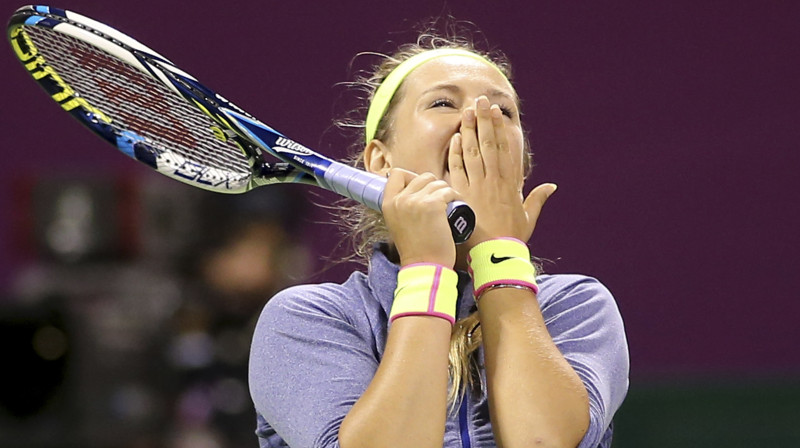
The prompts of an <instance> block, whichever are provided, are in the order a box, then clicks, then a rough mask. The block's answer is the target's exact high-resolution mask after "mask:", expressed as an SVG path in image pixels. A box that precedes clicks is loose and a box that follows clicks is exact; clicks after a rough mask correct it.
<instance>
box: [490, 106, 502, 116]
mask: <svg viewBox="0 0 800 448" xmlns="http://www.w3.org/2000/svg"><path fill="white" fill-rule="evenodd" d="M491 112H492V118H501V117H502V116H503V111H501V110H500V106H498V105H497V104H493V105H492V108H491Z"/></svg>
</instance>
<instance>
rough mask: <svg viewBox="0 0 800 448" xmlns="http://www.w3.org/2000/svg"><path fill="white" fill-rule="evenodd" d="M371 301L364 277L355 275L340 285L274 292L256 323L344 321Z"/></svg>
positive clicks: (312, 285) (294, 287) (310, 285)
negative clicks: (326, 319)
mask: <svg viewBox="0 0 800 448" xmlns="http://www.w3.org/2000/svg"><path fill="white" fill-rule="evenodd" d="M373 301H374V300H373V299H372V293H371V290H370V287H369V283H368V281H367V277H366V275H364V274H363V273H361V272H355V273H353V274H352V275H351V276H350V278H348V279H347V281H345V282H344V283H318V284H303V285H296V286H292V287H289V288H286V289H284V290H282V291H280V292H278V293H277V294H275V295H274V296H273V297H272V298H271V299H270V300H269V301H268V302H267V304H266V305H265V306H264V310H263V312H262V314H261V319H260V320H282V319H286V318H289V317H292V316H293V317H296V318H306V319H313V318H325V317H328V318H342V319H347V318H350V317H352V316H354V315H355V314H356V313H357V312H358V311H359V310H364V309H365V308H367V307H369V304H370V302H373Z"/></svg>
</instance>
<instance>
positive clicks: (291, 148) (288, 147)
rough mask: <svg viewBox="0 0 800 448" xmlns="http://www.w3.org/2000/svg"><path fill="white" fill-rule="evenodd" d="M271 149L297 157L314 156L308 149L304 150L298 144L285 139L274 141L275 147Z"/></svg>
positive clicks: (303, 147)
mask: <svg viewBox="0 0 800 448" xmlns="http://www.w3.org/2000/svg"><path fill="white" fill-rule="evenodd" d="M273 149H277V150H281V151H285V152H288V153H291V154H297V155H299V156H307V155H311V154H314V152H313V151H311V150H310V149H308V148H306V147H305V146H303V145H301V144H300V143H297V142H295V141H292V140H289V139H288V138H286V137H278V139H277V140H275V147H274V148H273Z"/></svg>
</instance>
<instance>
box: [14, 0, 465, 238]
mask: <svg viewBox="0 0 800 448" xmlns="http://www.w3.org/2000/svg"><path fill="white" fill-rule="evenodd" d="M8 37H9V40H10V42H11V47H12V48H13V50H14V53H15V54H16V55H17V57H18V58H19V59H20V61H21V62H22V64H23V66H24V67H25V69H27V71H28V72H29V73H30V74H31V75H32V76H33V78H34V79H35V80H36V82H38V83H39V85H40V86H42V87H43V88H44V89H45V91H47V93H48V94H49V95H50V96H51V97H52V98H53V100H55V101H56V102H57V103H58V104H59V105H60V106H61V107H62V108H63V109H64V110H65V111H66V112H68V113H69V114H70V115H72V116H73V117H75V118H76V119H77V120H78V121H79V122H80V123H81V124H83V125H84V126H86V127H88V128H89V129H90V130H92V131H93V132H94V133H96V134H97V135H99V136H100V137H101V138H103V139H104V140H106V141H108V142H109V143H111V144H112V145H114V146H115V147H117V148H118V149H119V150H120V151H121V152H123V153H124V154H126V155H127V156H129V157H131V158H133V159H136V160H138V161H139V162H142V163H144V164H145V165H147V166H149V167H150V168H152V169H155V170H156V171H158V172H159V173H161V174H164V175H166V176H169V177H171V178H173V179H176V180H179V181H181V182H184V183H187V184H189V185H192V186H195V187H199V188H203V189H206V190H212V191H217V192H222V193H245V192H247V191H250V190H252V189H254V188H256V187H260V186H264V185H273V184H277V183H286V182H289V183H302V184H309V185H315V186H319V187H322V188H325V189H327V190H331V191H334V192H336V193H338V194H340V195H342V196H345V197H348V198H351V199H354V200H356V201H358V202H361V203H362V204H364V205H366V206H367V207H370V208H372V209H375V210H378V211H380V210H381V203H382V201H383V191H384V188H385V186H386V179H385V178H383V177H381V176H377V175H375V174H372V173H368V172H366V171H363V170H359V169H357V168H353V167H351V166H349V165H346V164H344V163H340V162H337V161H334V160H332V159H330V158H327V157H325V156H323V155H321V154H318V153H316V152H314V151H312V150H311V149H309V148H307V147H306V146H303V145H301V144H300V143H297V142H295V141H294V140H292V139H290V138H288V137H286V136H285V135H283V134H281V133H280V132H278V131H276V130H274V129H272V128H271V127H269V126H267V125H266V124H264V123H262V122H260V121H259V120H258V119H256V118H255V117H254V116H252V115H250V114H249V113H247V112H245V111H244V110H242V109H241V108H239V107H237V106H236V105H234V104H233V103H231V102H230V101H228V100H226V99H225V98H224V97H223V96H221V95H219V94H218V93H216V92H215V91H213V90H211V89H209V88H208V87H206V86H204V85H203V84H201V83H200V82H198V81H197V79H195V78H194V77H192V76H191V75H189V74H188V73H186V72H184V71H183V70H181V69H179V68H178V67H176V66H175V64H173V63H172V62H170V61H169V60H168V59H167V58H165V57H164V56H162V55H160V54H158V53H157V52H155V51H153V50H151V49H149V48H148V47H146V46H144V45H142V44H141V43H139V42H138V41H136V40H135V39H133V38H131V37H129V36H127V35H125V34H123V33H121V32H119V31H117V30H115V29H113V28H111V27H109V26H107V25H104V24H102V23H100V22H97V21H95V20H92V19H89V18H88V17H85V16H82V15H80V14H77V13H74V12H71V11H65V10H63V9H57V8H51V7H48V6H25V7H22V8H20V9H18V10H17V11H16V12H15V13H14V14H13V16H12V17H11V20H10V21H9V25H8ZM447 217H448V221H449V223H450V228H451V230H452V234H453V239H454V241H455V242H456V243H462V242H464V241H466V240H467V239H468V238H469V236H470V235H471V234H472V230H473V228H474V226H475V214H474V213H473V212H472V209H470V208H469V206H468V205H467V204H466V203H464V202H461V201H453V202H451V203H450V204H448V208H447Z"/></svg>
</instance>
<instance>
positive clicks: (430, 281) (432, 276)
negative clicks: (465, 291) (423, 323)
mask: <svg viewBox="0 0 800 448" xmlns="http://www.w3.org/2000/svg"><path fill="white" fill-rule="evenodd" d="M457 283H458V274H456V272H455V271H454V270H452V269H448V268H446V267H444V266H441V265H438V264H431V263H415V264H410V265H408V266H404V267H403V268H402V269H400V272H399V273H398V274H397V289H395V291H394V302H393V303H392V311H391V312H390V313H389V321H390V322H394V320H395V319H397V318H399V317H405V316H435V317H440V318H442V319H445V320H447V321H448V322H450V324H453V323H455V321H456V299H457V298H458V289H457V288H456V285H457Z"/></svg>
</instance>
